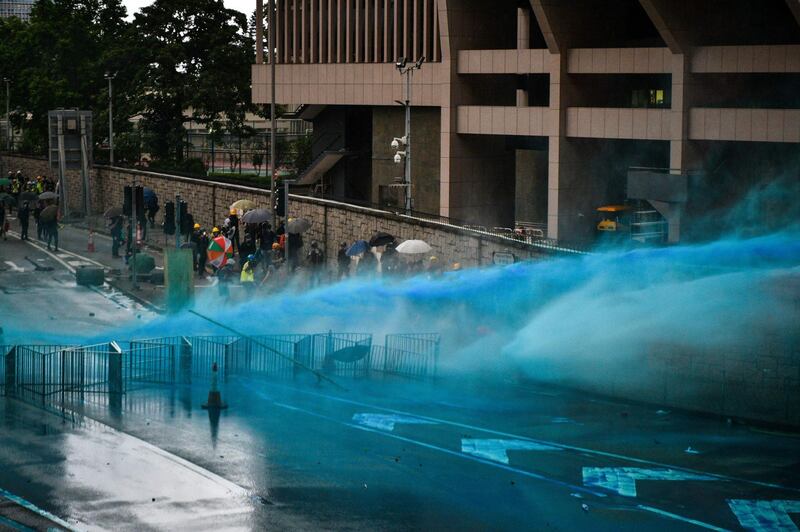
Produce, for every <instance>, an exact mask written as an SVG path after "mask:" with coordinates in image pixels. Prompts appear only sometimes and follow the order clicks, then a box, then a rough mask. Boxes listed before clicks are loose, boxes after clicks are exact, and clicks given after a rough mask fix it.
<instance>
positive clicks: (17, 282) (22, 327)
mask: <svg viewBox="0 0 800 532" xmlns="http://www.w3.org/2000/svg"><path fill="white" fill-rule="evenodd" d="M91 260H92V259H86V258H84V257H82V256H80V255H77V254H74V253H71V252H68V251H66V250H63V249H62V250H61V251H59V252H55V251H52V252H50V253H48V252H47V251H46V246H45V245H44V244H43V243H41V242H37V241H35V240H34V241H31V242H30V243H26V242H21V241H20V240H19V239H17V238H14V237H11V236H9V238H8V240H5V241H2V240H0V326H2V327H3V329H4V331H5V340H6V341H7V342H12V341H13V342H15V343H30V342H38V341H48V342H49V341H51V342H52V343H68V342H65V340H68V339H69V338H70V337H71V336H72V335H73V333H74V332H75V331H79V332H80V333H82V334H83V335H87V334H95V333H96V334H101V333H103V332H104V331H107V330H112V329H114V328H115V327H118V326H119V325H120V324H123V323H127V322H133V321H136V320H147V319H149V318H151V317H152V316H153V314H152V313H151V311H149V310H147V309H145V308H143V307H141V306H140V305H139V304H138V303H136V302H134V301H132V300H131V299H129V298H128V297H126V296H125V295H124V294H121V293H119V292H117V291H115V290H113V289H110V288H108V287H102V288H101V287H98V288H87V287H82V286H78V285H77V284H76V283H75V275H74V273H73V270H74V269H75V268H77V267H79V266H81V265H92V262H90V261H91ZM43 323H44V324H46V325H45V326H43V325H42V324H43ZM28 328H35V329H37V330H46V331H48V332H49V333H50V334H49V335H45V336H42V335H41V334H40V335H37V337H35V338H34V337H30V336H29V335H28V334H27V333H26V331H27V330H28ZM0 343H2V342H0Z"/></svg>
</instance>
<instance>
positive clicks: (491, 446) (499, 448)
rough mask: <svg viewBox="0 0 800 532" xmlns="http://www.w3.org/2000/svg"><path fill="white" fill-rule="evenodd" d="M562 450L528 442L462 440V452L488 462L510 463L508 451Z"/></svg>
mask: <svg viewBox="0 0 800 532" xmlns="http://www.w3.org/2000/svg"><path fill="white" fill-rule="evenodd" d="M560 450H561V448H559V447H553V446H552V445H542V444H540V443H534V442H532V441H526V440H499V439H488V440H480V439H471V438H462V439H461V452H462V453H467V454H471V455H473V456H480V457H481V458H486V459H487V460H493V461H495V462H500V463H501V464H507V463H508V453H507V452H506V451H560Z"/></svg>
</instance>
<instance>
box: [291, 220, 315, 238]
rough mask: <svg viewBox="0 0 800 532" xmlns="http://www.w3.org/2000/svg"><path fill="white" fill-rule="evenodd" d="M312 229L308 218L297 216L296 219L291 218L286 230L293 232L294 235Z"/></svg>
mask: <svg viewBox="0 0 800 532" xmlns="http://www.w3.org/2000/svg"><path fill="white" fill-rule="evenodd" d="M309 229H311V222H310V221H308V220H306V219H305V218H297V219H295V220H289V223H288V224H287V225H286V232H287V233H291V234H293V235H296V234H299V233H305V232H306V231H308V230H309Z"/></svg>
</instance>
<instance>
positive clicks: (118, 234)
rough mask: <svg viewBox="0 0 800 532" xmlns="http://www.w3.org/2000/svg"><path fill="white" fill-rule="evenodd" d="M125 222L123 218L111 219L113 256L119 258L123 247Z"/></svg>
mask: <svg viewBox="0 0 800 532" xmlns="http://www.w3.org/2000/svg"><path fill="white" fill-rule="evenodd" d="M124 226H125V222H124V220H123V218H122V216H115V217H114V218H112V219H111V228H110V229H111V256H112V257H114V258H115V259H117V258H119V248H120V246H121V245H122V230H123V228H124Z"/></svg>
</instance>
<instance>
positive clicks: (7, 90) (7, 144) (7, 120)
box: [3, 78, 11, 151]
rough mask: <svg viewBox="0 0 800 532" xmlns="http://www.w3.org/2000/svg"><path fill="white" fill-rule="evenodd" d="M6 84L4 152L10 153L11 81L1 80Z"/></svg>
mask: <svg viewBox="0 0 800 532" xmlns="http://www.w3.org/2000/svg"><path fill="white" fill-rule="evenodd" d="M3 81H5V82H6V151H11V120H10V113H9V110H10V107H11V89H10V85H11V80H10V79H8V78H3Z"/></svg>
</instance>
